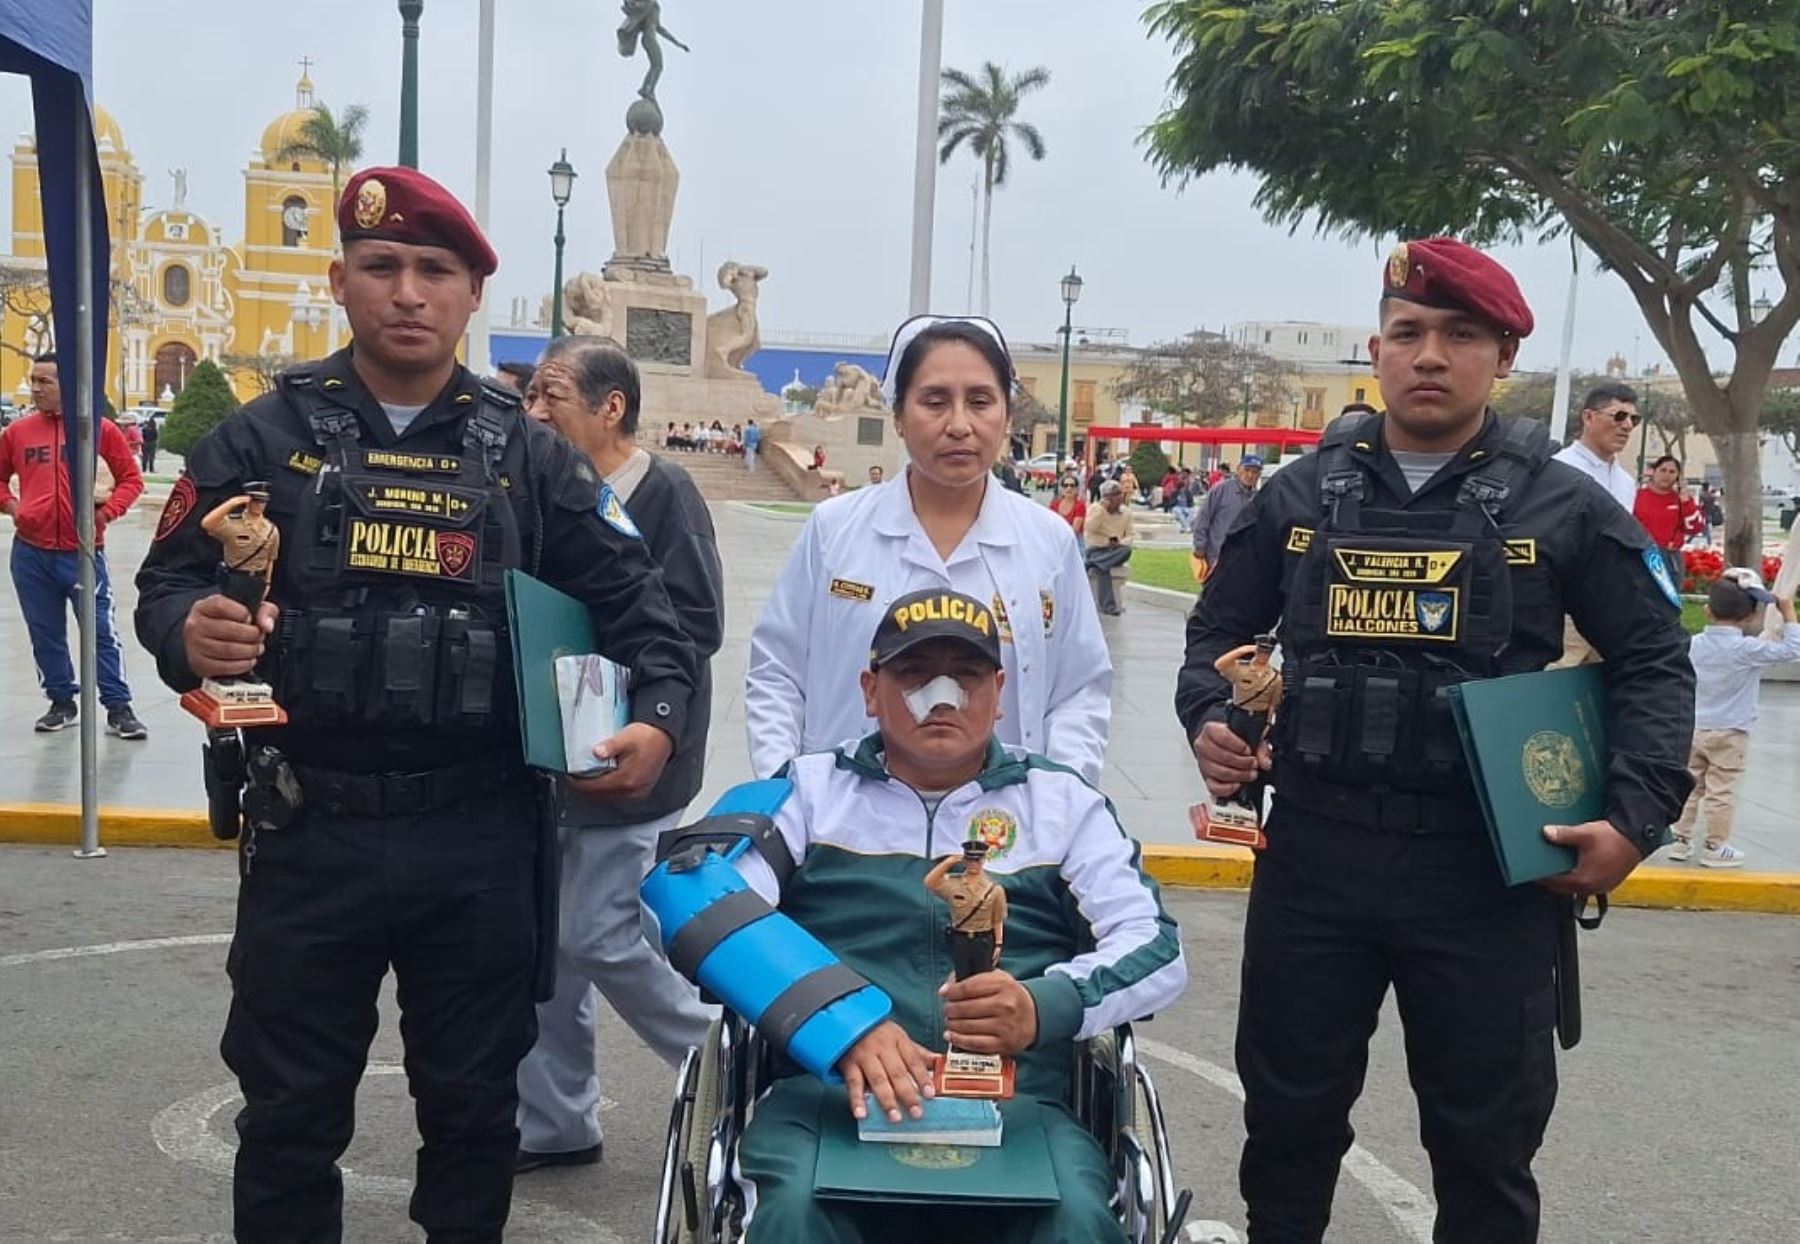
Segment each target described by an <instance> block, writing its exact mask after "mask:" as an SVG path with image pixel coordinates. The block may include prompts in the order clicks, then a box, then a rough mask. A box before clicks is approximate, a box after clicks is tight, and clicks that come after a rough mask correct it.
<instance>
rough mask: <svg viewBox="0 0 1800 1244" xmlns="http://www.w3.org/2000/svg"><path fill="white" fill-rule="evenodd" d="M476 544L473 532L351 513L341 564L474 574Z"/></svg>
mask: <svg viewBox="0 0 1800 1244" xmlns="http://www.w3.org/2000/svg"><path fill="white" fill-rule="evenodd" d="M478 551H479V545H478V542H477V540H476V537H475V535H474V534H473V533H471V532H467V531H440V530H438V529H437V528H436V527H429V526H426V525H425V524H423V523H408V522H400V521H398V520H394V519H384V518H363V517H361V516H360V515H358V516H356V517H353V518H351V519H350V522H349V529H348V530H347V532H346V533H345V540H344V568H345V569H346V570H368V571H374V572H375V573H376V574H403V575H415V576H418V577H421V578H426V579H469V578H473V577H474V573H475V564H476V562H477V560H479V559H478V558H477V557H476V553H477V552H478Z"/></svg>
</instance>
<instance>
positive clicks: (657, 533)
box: [560, 454, 725, 825]
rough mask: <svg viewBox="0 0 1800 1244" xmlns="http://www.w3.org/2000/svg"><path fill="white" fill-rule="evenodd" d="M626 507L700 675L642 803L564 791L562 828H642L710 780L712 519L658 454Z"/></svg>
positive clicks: (717, 635)
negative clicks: (664, 761) (662, 766)
mask: <svg viewBox="0 0 1800 1244" xmlns="http://www.w3.org/2000/svg"><path fill="white" fill-rule="evenodd" d="M626 509H627V510H628V511H629V512H630V514H631V520H632V522H634V523H636V524H637V527H638V530H640V531H642V532H643V533H644V543H645V545H646V546H647V547H648V548H649V550H650V555H651V556H652V557H653V558H655V559H656V564H657V566H659V567H660V568H661V569H662V573H663V585H664V586H665V587H666V588H667V589H668V592H669V599H670V600H671V601H673V602H674V604H675V613H676V616H677V617H679V618H680V620H681V629H682V632H683V633H684V634H686V635H687V637H688V639H689V640H690V641H692V643H693V645H694V649H695V651H696V652H697V653H698V656H699V660H700V677H699V682H698V686H697V687H696V688H695V691H694V700H693V705H692V707H690V708H689V710H688V716H687V725H686V727H685V728H684V729H683V731H682V733H681V737H680V738H679V739H678V740H677V741H676V744H675V754H674V755H672V756H670V757H669V763H668V767H667V768H665V769H664V770H663V775H662V777H661V778H660V779H659V780H658V781H657V783H656V789H655V790H653V791H651V792H650V793H649V794H648V795H646V796H645V797H644V798H642V799H632V800H619V799H605V800H600V799H586V798H583V797H582V796H580V795H577V794H575V793H574V792H572V791H569V790H568V789H567V788H566V787H565V788H564V790H563V791H562V799H561V806H560V811H561V819H562V822H563V824H565V825H639V824H642V823H643V822H645V821H653V820H656V819H657V818H658V817H663V816H667V815H669V813H671V812H678V811H680V810H681V809H682V808H685V807H686V806H687V805H688V804H689V802H691V801H692V800H693V798H694V796H695V795H697V794H699V793H700V783H701V782H702V780H703V779H704V778H705V769H706V736H707V730H708V727H709V726H710V724H711V719H712V671H711V668H710V664H709V663H710V662H711V660H712V656H713V654H714V653H716V652H717V651H718V650H719V645H720V643H722V642H723V640H724V634H725V571H724V567H723V566H722V565H721V564H720V562H719V545H718V540H717V538H716V536H715V535H714V533H713V522H712V514H711V512H709V511H708V510H707V508H706V502H705V500H704V499H703V498H702V497H701V496H700V490H699V489H698V488H696V487H695V486H694V481H693V479H692V478H691V477H690V476H689V475H688V473H687V472H686V471H684V470H682V469H681V468H680V467H678V466H676V465H675V464H674V463H671V462H666V461H664V460H663V459H661V458H658V457H656V456H655V455H654V454H652V455H651V457H650V469H649V471H648V473H647V474H646V475H645V476H644V478H643V480H642V481H641V482H640V483H639V484H638V486H637V487H636V488H635V489H634V490H633V491H632V494H631V500H630V501H629V502H627V503H626Z"/></svg>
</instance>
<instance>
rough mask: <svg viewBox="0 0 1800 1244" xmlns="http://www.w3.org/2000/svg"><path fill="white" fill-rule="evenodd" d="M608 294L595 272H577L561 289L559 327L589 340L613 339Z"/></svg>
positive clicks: (611, 314) (604, 282)
mask: <svg viewBox="0 0 1800 1244" xmlns="http://www.w3.org/2000/svg"><path fill="white" fill-rule="evenodd" d="M610 293H611V291H610V290H608V289H607V287H606V281H605V280H604V279H603V278H602V277H601V276H600V274H599V273H597V272H578V273H576V274H575V275H574V276H573V277H571V278H570V279H569V283H568V284H567V285H564V286H563V323H564V324H565V325H566V326H567V328H568V330H569V331H570V332H571V333H579V334H582V335H584V336H589V337H613V304H612V299H611V298H610V297H609V295H610ZM614 339H615V340H617V338H616V337H615V338H614Z"/></svg>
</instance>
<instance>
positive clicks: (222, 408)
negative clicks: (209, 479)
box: [159, 359, 238, 458]
mask: <svg viewBox="0 0 1800 1244" xmlns="http://www.w3.org/2000/svg"><path fill="white" fill-rule="evenodd" d="M237 408H238V400H237V394H235V393H233V392H232V391H231V384H230V383H229V382H228V381H227V380H226V379H225V373H224V372H222V371H220V370H219V365H218V364H217V363H215V362H213V361H212V360H211V359H201V360H200V362H199V365H198V366H196V367H195V368H194V370H193V371H191V372H189V373H188V378H187V384H185V385H183V386H182V389H181V392H179V393H177V394H176V395H175V401H174V403H173V404H172V405H170V407H169V417H168V419H167V420H166V421H165V422H164V424H163V430H162V440H161V441H160V442H159V443H160V445H161V446H162V448H164V449H166V450H167V451H169V452H170V453H172V454H180V455H181V456H182V457H184V458H185V457H186V456H187V454H188V451H189V450H191V449H193V447H194V446H195V445H197V444H199V443H200V438H201V437H203V436H205V435H206V434H207V433H208V432H210V431H212V430H213V429H214V428H216V427H218V426H219V424H221V423H223V422H224V421H225V417H226V416H227V415H230V414H231V413H232V412H234V411H236V410H237Z"/></svg>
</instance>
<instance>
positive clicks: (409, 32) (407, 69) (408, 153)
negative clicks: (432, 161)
mask: <svg viewBox="0 0 1800 1244" xmlns="http://www.w3.org/2000/svg"><path fill="white" fill-rule="evenodd" d="M424 12H425V0H400V163H401V165H402V166H403V167H405V168H418V167H419V16H420V14H422V13H424Z"/></svg>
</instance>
